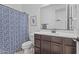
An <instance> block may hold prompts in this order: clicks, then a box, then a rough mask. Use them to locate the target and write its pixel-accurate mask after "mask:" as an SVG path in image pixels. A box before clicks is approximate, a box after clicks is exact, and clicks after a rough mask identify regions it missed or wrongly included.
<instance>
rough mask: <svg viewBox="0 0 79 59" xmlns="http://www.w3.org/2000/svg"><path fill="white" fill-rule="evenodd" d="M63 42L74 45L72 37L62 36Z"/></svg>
mask: <svg viewBox="0 0 79 59" xmlns="http://www.w3.org/2000/svg"><path fill="white" fill-rule="evenodd" d="M63 44H64V45H71V46H76V42H75V41H73V39H71V38H64V40H63Z"/></svg>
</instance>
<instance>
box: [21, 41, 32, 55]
mask: <svg viewBox="0 0 79 59" xmlns="http://www.w3.org/2000/svg"><path fill="white" fill-rule="evenodd" d="M22 49H23V51H24V53H25V54H32V53H33V44H32V42H31V41H27V42H24V43H23V44H22Z"/></svg>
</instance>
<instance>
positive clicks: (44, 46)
mask: <svg viewBox="0 0 79 59" xmlns="http://www.w3.org/2000/svg"><path fill="white" fill-rule="evenodd" d="M41 53H42V54H50V42H48V41H43V40H41Z"/></svg>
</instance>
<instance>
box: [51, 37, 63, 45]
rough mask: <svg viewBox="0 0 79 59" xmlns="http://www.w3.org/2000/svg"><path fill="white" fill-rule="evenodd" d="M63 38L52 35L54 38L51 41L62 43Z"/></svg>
mask: <svg viewBox="0 0 79 59" xmlns="http://www.w3.org/2000/svg"><path fill="white" fill-rule="evenodd" d="M62 40H63V39H62V38H60V37H54V36H53V37H52V39H51V42H55V43H60V44H62Z"/></svg>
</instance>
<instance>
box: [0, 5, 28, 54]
mask: <svg viewBox="0 0 79 59" xmlns="http://www.w3.org/2000/svg"><path fill="white" fill-rule="evenodd" d="M27 40H28V14H26V13H23V12H20V11H17V10H14V9H12V8H9V7H7V6H4V5H0V53H15V52H16V50H17V49H19V48H21V45H22V43H23V42H25V41H27Z"/></svg>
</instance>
